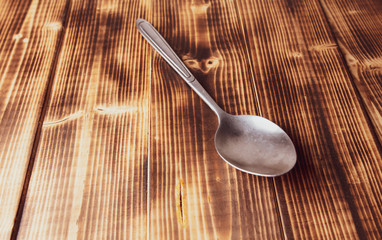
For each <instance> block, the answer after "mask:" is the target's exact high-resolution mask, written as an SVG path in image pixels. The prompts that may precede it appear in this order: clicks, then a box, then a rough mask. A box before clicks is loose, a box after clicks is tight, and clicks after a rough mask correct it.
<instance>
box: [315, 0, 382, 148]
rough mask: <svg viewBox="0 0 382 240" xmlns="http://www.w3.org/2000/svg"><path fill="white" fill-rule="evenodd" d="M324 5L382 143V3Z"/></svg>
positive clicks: (361, 2) (370, 1)
mask: <svg viewBox="0 0 382 240" xmlns="http://www.w3.org/2000/svg"><path fill="white" fill-rule="evenodd" d="M321 3H322V6H323V9H324V11H325V13H326V15H327V16H328V19H329V22H330V24H331V25H332V27H333V29H334V32H335V33H336V37H337V39H338V40H337V42H338V45H339V47H340V49H341V51H342V53H343V54H344V57H345V60H346V63H347V64H348V66H349V70H350V73H351V74H352V76H353V78H354V83H355V85H356V87H357V89H358V91H359V92H360V94H361V97H362V100H363V101H364V103H365V107H366V109H367V111H368V114H369V116H370V118H371V120H372V122H373V124H374V127H375V128H376V130H377V134H378V137H379V140H380V142H382V40H381V39H382V2H381V1H375V0H366V1H352V2H351V3H349V2H348V1H329V0H323V1H321Z"/></svg>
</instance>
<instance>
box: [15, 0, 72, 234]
mask: <svg viewBox="0 0 382 240" xmlns="http://www.w3.org/2000/svg"><path fill="white" fill-rule="evenodd" d="M70 6H71V0H67V2H66V6H65V11H64V16H65V17H64V21H63V23H62V31H61V33H60V36H59V37H58V44H57V48H56V50H55V53H54V57H53V63H52V66H51V69H50V72H49V75H48V83H47V86H46V90H45V94H44V102H43V105H42V109H41V113H40V117H39V120H38V124H37V129H36V132H35V137H34V139H33V145H32V151H31V155H30V158H29V162H28V167H27V170H26V174H25V178H24V185H23V189H22V191H21V196H20V201H19V204H18V208H17V212H16V216H15V220H14V224H13V228H12V233H11V239H12V240H13V239H17V235H18V233H19V229H20V223H21V218H22V215H23V211H24V205H25V200H26V196H27V192H28V187H29V182H30V179H31V176H32V171H33V166H34V162H35V158H36V153H37V147H38V145H39V142H40V136H41V130H42V126H43V123H44V118H45V115H46V112H47V109H48V105H49V101H50V97H51V92H52V86H53V80H54V76H55V73H56V69H57V63H58V60H59V58H60V55H61V52H62V46H63V40H64V37H65V33H66V28H67V24H68V20H69V12H70V11H69V10H70Z"/></svg>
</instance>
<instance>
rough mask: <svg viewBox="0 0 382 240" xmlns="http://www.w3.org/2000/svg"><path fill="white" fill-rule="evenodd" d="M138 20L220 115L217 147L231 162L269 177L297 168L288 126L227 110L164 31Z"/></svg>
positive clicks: (142, 30) (147, 35)
mask: <svg viewBox="0 0 382 240" xmlns="http://www.w3.org/2000/svg"><path fill="white" fill-rule="evenodd" d="M136 23H137V28H138V30H139V32H140V33H141V34H142V35H143V37H144V38H145V39H146V40H147V41H148V42H149V43H150V44H151V46H153V47H154V49H155V50H157V51H158V53H159V54H160V55H161V56H162V57H163V58H164V59H165V60H166V61H167V62H168V63H169V64H170V66H171V67H172V68H173V69H174V70H175V71H176V72H177V73H178V74H179V75H180V76H181V77H182V78H183V79H184V80H185V81H186V82H187V84H188V85H189V86H190V87H191V88H192V89H193V90H194V91H195V92H196V93H197V94H198V95H199V96H200V97H201V98H202V99H203V100H204V102H205V103H206V104H207V105H208V106H209V107H210V108H211V109H212V110H213V111H214V112H215V113H216V115H217V116H218V119H219V127H218V130H217V131H216V134H215V147H216V151H217V152H218V153H219V155H220V156H221V157H222V158H223V159H224V160H225V161H226V162H227V163H228V164H230V165H231V166H233V167H234V168H236V169H239V170H241V171H244V172H247V173H250V174H255V175H260V176H266V177H275V176H279V175H282V174H284V173H286V172H288V171H289V170H291V169H292V168H293V166H294V165H295V164H296V159H297V154H296V150H295V147H294V145H293V143H292V140H291V139H290V138H289V136H288V135H287V134H286V133H285V132H284V130H282V129H281V128H280V127H279V126H278V125H276V124H275V123H273V122H271V121H269V120H268V119H265V118H263V117H260V116H252V115H240V116H236V115H231V114H228V113H226V112H224V111H223V110H222V109H221V108H220V107H219V106H218V105H217V104H216V102H215V101H214V100H213V99H212V98H211V96H210V95H209V94H208V93H207V92H206V90H205V89H204V88H203V87H202V86H201V85H200V83H199V82H198V81H197V80H196V79H195V77H194V76H193V75H192V74H191V72H190V71H189V70H188V68H187V67H186V66H185V65H184V63H183V62H182V61H181V60H180V59H179V57H178V56H177V55H176V54H175V52H174V51H173V49H172V48H171V47H170V46H169V45H168V43H167V42H166V40H165V39H164V38H163V37H162V35H160V33H159V32H158V31H157V30H156V29H155V28H154V27H153V26H152V25H151V24H150V23H149V22H147V21H146V20H144V19H137V22H136Z"/></svg>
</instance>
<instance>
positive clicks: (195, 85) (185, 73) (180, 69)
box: [137, 19, 225, 120]
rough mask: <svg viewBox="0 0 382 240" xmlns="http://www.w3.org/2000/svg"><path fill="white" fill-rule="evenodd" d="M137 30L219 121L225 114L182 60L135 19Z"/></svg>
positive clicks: (163, 40) (151, 30) (159, 36)
mask: <svg viewBox="0 0 382 240" xmlns="http://www.w3.org/2000/svg"><path fill="white" fill-rule="evenodd" d="M137 28H138V30H139V32H140V33H141V34H142V35H143V37H144V38H145V39H146V40H147V41H148V42H149V43H150V45H151V46H152V47H153V48H154V49H155V50H157V52H158V53H159V54H160V55H161V56H162V57H163V58H164V59H165V60H166V62H168V64H170V66H171V67H172V68H173V69H174V70H175V71H176V72H177V73H178V74H179V75H180V76H181V77H182V78H183V79H184V80H185V81H186V82H187V83H188V85H190V87H191V88H192V89H193V90H194V91H195V92H196V93H197V94H198V95H199V96H200V97H201V98H202V99H203V100H204V102H205V103H207V105H208V106H209V107H210V108H211V109H212V110H213V111H214V112H215V113H216V115H217V116H218V118H219V120H220V117H221V116H222V114H224V113H225V112H224V111H223V110H222V109H221V108H220V107H219V106H218V105H217V104H216V102H215V101H214V100H213V99H212V98H211V96H210V95H209V94H208V93H207V91H206V90H205V89H204V88H203V87H202V85H200V83H199V82H198V81H197V80H196V79H195V77H194V76H193V75H192V74H191V72H190V70H188V68H187V67H186V66H185V65H184V63H183V62H182V60H180V58H179V57H178V56H177V55H176V53H175V52H174V50H173V49H172V48H171V47H170V45H169V44H168V43H167V42H166V40H165V39H164V38H163V37H162V35H161V34H160V33H159V32H158V31H157V30H156V29H155V28H154V27H153V26H152V25H151V24H150V23H149V22H147V21H146V20H144V19H137Z"/></svg>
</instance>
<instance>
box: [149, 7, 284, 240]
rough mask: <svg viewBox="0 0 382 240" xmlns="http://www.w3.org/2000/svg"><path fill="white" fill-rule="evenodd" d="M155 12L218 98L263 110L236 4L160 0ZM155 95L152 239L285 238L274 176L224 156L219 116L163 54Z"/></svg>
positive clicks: (225, 104) (233, 109)
mask: <svg viewBox="0 0 382 240" xmlns="http://www.w3.org/2000/svg"><path fill="white" fill-rule="evenodd" d="M173 6H177V7H176V8H173ZM153 9H154V10H153V25H154V26H155V27H156V28H157V29H158V31H159V32H160V33H161V34H163V36H164V37H165V39H167V40H168V41H169V44H170V45H171V46H172V47H173V48H174V49H175V51H176V52H177V54H178V55H179V56H180V57H181V58H182V59H183V60H184V62H185V63H186V65H187V66H188V67H189V68H190V69H191V71H192V72H193V73H194V74H195V76H196V77H197V79H198V80H199V82H200V83H201V84H202V85H203V86H204V87H205V88H206V90H207V91H208V92H209V93H210V94H211V96H212V97H213V98H214V99H216V101H217V103H218V104H219V105H220V106H221V107H222V108H223V109H225V110H226V111H228V112H229V113H232V114H257V113H258V107H257V101H256V91H255V89H254V88H253V83H252V80H253V79H252V75H251V68H250V64H249V62H248V58H247V53H246V51H245V50H246V49H245V45H243V43H244V36H243V32H242V29H241V28H240V24H239V22H238V17H237V15H236V11H235V3H234V2H232V1H207V2H205V1H160V2H154V5H153ZM151 94H152V100H151V118H150V119H151V120H150V121H151V128H150V129H151V141H150V162H149V168H150V170H149V176H150V214H149V234H150V239H280V238H282V235H283V232H282V228H281V225H280V224H279V220H280V219H279V218H278V216H279V213H278V209H277V202H276V197H275V195H274V187H273V182H272V180H271V179H269V178H262V177H256V176H253V175H249V174H245V173H242V172H240V171H237V170H235V169H233V168H232V167H229V166H228V164H227V163H225V162H224V161H223V160H222V159H221V158H220V157H219V156H218V154H217V153H216V150H215V147H214V134H215V131H216V129H217V127H218V122H217V117H216V116H215V115H214V113H213V112H212V111H211V110H210V109H209V108H208V106H207V105H205V104H204V103H202V100H201V99H200V98H199V97H198V96H197V95H196V94H195V93H194V92H193V91H192V90H191V88H190V87H188V86H187V84H186V83H185V82H184V81H183V80H182V79H181V78H180V77H179V76H178V75H177V74H176V73H175V72H174V71H173V70H172V69H171V68H170V67H169V66H168V65H167V64H166V63H165V62H164V60H163V59H162V58H161V57H160V56H159V55H158V54H157V53H155V54H154V58H153V72H152V93H151Z"/></svg>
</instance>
